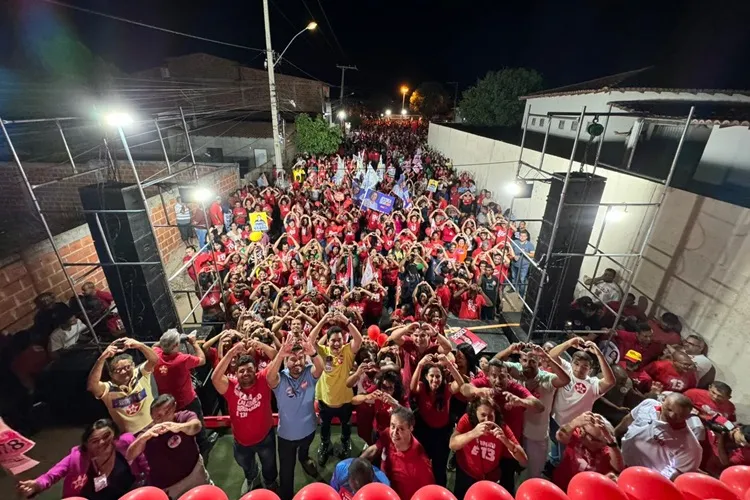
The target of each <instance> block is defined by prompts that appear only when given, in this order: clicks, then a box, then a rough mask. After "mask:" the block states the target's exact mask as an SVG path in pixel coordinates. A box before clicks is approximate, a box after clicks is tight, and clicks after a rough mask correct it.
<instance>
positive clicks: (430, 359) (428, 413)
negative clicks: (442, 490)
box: [410, 354, 463, 487]
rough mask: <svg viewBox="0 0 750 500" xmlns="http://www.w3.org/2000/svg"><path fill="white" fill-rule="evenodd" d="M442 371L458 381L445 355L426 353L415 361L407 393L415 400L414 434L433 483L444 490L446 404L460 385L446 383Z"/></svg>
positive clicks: (447, 428)
mask: <svg viewBox="0 0 750 500" xmlns="http://www.w3.org/2000/svg"><path fill="white" fill-rule="evenodd" d="M443 368H445V369H446V370H447V371H449V372H450V373H451V376H452V377H453V380H457V381H459V382H462V380H463V379H462V378H461V375H460V374H459V373H458V370H457V369H456V365H454V364H453V363H452V362H451V361H450V360H449V359H448V358H446V357H445V354H438V355H434V354H429V355H427V356H425V357H423V358H422V359H420V360H419V363H418V364H417V368H416V370H414V374H413V375H412V378H411V385H410V388H411V391H412V394H413V395H414V396H415V397H416V400H417V407H418V408H419V411H418V412H417V422H416V427H415V429H414V434H415V435H416V437H417V440H418V441H419V442H420V443H424V444H423V446H424V448H425V451H426V452H427V456H428V457H430V460H432V470H433V471H434V473H435V484H438V485H440V486H443V487H445V485H446V484H447V482H448V476H447V474H446V472H447V467H448V455H449V454H450V450H449V448H448V442H449V441H450V436H451V431H452V430H453V423H452V422H451V421H450V401H451V397H452V396H453V394H454V393H456V392H458V390H459V388H460V386H461V384H460V383H455V384H453V383H448V380H447V378H446V377H445V376H444V375H443Z"/></svg>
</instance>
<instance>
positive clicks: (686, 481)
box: [674, 472, 737, 500]
mask: <svg viewBox="0 0 750 500" xmlns="http://www.w3.org/2000/svg"><path fill="white" fill-rule="evenodd" d="M674 485H675V486H676V487H677V489H678V490H679V491H680V493H682V496H683V497H684V498H685V500H707V499H709V498H711V499H716V500H737V495H735V494H734V492H732V490H731V489H730V488H729V486H727V485H726V484H724V483H722V482H721V481H719V480H718V479H716V478H713V477H711V476H707V475H706V474H701V473H700V472H688V473H685V474H681V475H680V476H678V477H677V479H675V480H674Z"/></svg>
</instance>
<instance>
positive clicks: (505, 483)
mask: <svg viewBox="0 0 750 500" xmlns="http://www.w3.org/2000/svg"><path fill="white" fill-rule="evenodd" d="M461 394H463V396H464V397H466V398H467V399H469V400H472V399H474V398H476V397H485V398H493V399H494V401H495V404H496V405H497V407H498V408H500V412H501V413H502V417H503V422H505V423H506V424H507V425H508V427H509V428H510V430H511V431H513V435H514V436H523V421H524V414H525V412H526V411H532V412H542V411H544V405H543V404H542V402H541V401H539V400H538V399H537V398H535V397H534V396H532V394H531V392H529V390H528V389H526V387H524V386H523V385H522V384H520V383H519V382H516V381H515V380H513V379H512V378H511V376H510V375H509V374H508V368H507V367H506V366H505V364H504V363H503V362H502V361H500V360H499V359H492V360H490V362H489V364H488V366H487V377H477V378H474V379H473V380H472V381H471V384H463V385H462V386H461ZM503 458H505V459H511V456H510V455H509V454H508V453H506V454H505V457H503ZM506 467H507V468H508V470H514V468H515V464H510V463H509V464H507V465H506ZM501 486H502V487H503V488H505V489H506V490H508V491H509V492H510V493H511V494H512V493H513V492H514V491H515V478H514V477H513V474H510V473H507V474H505V475H504V476H503V477H502V482H501Z"/></svg>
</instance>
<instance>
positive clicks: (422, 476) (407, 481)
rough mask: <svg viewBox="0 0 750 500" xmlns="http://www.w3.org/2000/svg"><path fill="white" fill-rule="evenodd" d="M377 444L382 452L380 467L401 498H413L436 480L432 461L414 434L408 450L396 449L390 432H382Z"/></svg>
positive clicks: (407, 499) (403, 499)
mask: <svg viewBox="0 0 750 500" xmlns="http://www.w3.org/2000/svg"><path fill="white" fill-rule="evenodd" d="M375 446H376V447H377V449H378V452H379V453H380V469H381V470H382V471H383V473H384V474H385V475H386V476H387V477H388V479H390V480H391V488H393V490H394V491H395V492H396V493H397V494H398V496H399V498H401V500H411V497H413V496H414V494H415V493H416V492H417V490H419V489H420V488H422V487H423V486H427V485H428V484H433V483H434V482H435V476H434V475H433V474H432V463H431V462H430V459H429V457H428V456H427V453H426V452H425V451H424V448H422V445H421V444H419V441H417V440H416V439H415V438H414V436H412V438H411V445H409V448H408V449H407V450H406V451H399V450H397V449H396V447H395V446H394V445H393V442H392V441H391V435H390V432H384V433H383V434H381V435H380V438H379V439H378V442H377V443H375Z"/></svg>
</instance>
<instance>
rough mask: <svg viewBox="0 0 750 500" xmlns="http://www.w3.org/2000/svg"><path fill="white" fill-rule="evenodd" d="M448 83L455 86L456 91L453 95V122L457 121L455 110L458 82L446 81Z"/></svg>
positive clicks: (456, 109)
mask: <svg viewBox="0 0 750 500" xmlns="http://www.w3.org/2000/svg"><path fill="white" fill-rule="evenodd" d="M446 83H447V84H448V85H454V86H455V87H456V93H455V94H454V95H453V122H454V123H456V122H457V118H458V116H457V111H458V82H446Z"/></svg>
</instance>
